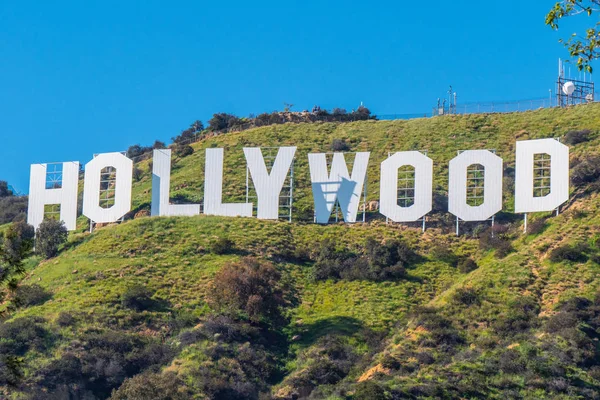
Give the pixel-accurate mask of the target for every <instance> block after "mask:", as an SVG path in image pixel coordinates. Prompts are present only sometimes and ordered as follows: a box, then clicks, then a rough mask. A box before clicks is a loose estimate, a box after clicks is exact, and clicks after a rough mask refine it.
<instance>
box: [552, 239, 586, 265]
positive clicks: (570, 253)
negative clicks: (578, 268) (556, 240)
mask: <svg viewBox="0 0 600 400" xmlns="http://www.w3.org/2000/svg"><path fill="white" fill-rule="evenodd" d="M585 251H587V246H586V245H585V244H583V243H577V244H575V245H569V244H564V245H562V246H559V247H556V248H554V249H553V250H552V251H551V252H550V255H549V257H548V258H549V259H550V261H552V262H561V261H572V262H585V261H587V256H586V255H585V253H584V252H585Z"/></svg>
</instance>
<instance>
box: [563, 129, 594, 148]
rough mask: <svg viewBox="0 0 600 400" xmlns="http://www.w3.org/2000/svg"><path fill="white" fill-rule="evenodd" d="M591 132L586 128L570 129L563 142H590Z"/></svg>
mask: <svg viewBox="0 0 600 400" xmlns="http://www.w3.org/2000/svg"><path fill="white" fill-rule="evenodd" d="M591 133H592V131H590V130H589V129H584V130H580V131H568V132H567V133H565V136H564V139H563V143H564V144H568V145H575V144H579V143H584V142H589V141H590V140H591V139H592V138H591Z"/></svg>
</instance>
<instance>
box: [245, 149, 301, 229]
mask: <svg viewBox="0 0 600 400" xmlns="http://www.w3.org/2000/svg"><path fill="white" fill-rule="evenodd" d="M295 153H296V147H280V148H279V151H278V152H277V158H275V163H274V164H273V167H272V168H271V173H270V174H269V172H268V171H267V166H266V165H265V160H264V158H263V155H262V151H261V150H260V148H258V147H244V155H245V156H246V163H247V164H248V169H249V170H250V175H251V176H252V182H253V183H254V188H255V189H256V196H257V197H258V204H257V212H256V216H257V217H258V218H259V219H277V218H279V194H280V193H281V189H282V187H283V184H284V182H285V178H286V177H287V175H288V172H289V170H290V166H291V165H292V161H293V160H294V154H295Z"/></svg>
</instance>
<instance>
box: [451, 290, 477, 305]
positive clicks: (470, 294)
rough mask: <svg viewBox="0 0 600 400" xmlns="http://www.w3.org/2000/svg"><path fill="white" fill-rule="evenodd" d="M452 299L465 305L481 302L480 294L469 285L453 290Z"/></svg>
mask: <svg viewBox="0 0 600 400" xmlns="http://www.w3.org/2000/svg"><path fill="white" fill-rule="evenodd" d="M453 300H454V301H455V302H457V303H459V304H464V305H466V306H472V305H479V304H481V295H480V293H479V292H478V291H477V290H476V289H474V288H471V287H468V288H458V289H457V290H456V292H454V295H453Z"/></svg>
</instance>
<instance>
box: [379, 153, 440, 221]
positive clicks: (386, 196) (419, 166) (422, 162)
mask: <svg viewBox="0 0 600 400" xmlns="http://www.w3.org/2000/svg"><path fill="white" fill-rule="evenodd" d="M406 165H410V166H411V167H413V168H414V169H415V176H414V178H415V179H414V185H415V187H414V193H415V194H414V203H413V204H412V205H411V206H409V207H401V206H399V205H398V169H400V168H401V167H403V166H406ZM379 184H380V187H379V193H380V194H379V196H380V199H379V212H380V213H381V214H383V215H385V216H386V217H388V218H389V219H391V220H392V221H394V222H412V221H417V220H419V219H420V218H422V217H423V216H424V215H425V214H427V213H428V212H430V211H431V208H432V188H433V160H432V159H431V158H429V157H427V156H426V155H424V154H423V153H420V152H418V151H401V152H398V153H396V154H394V155H392V156H391V157H389V158H388V159H387V160H385V161H384V162H382V163H381V180H380V182H379Z"/></svg>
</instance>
